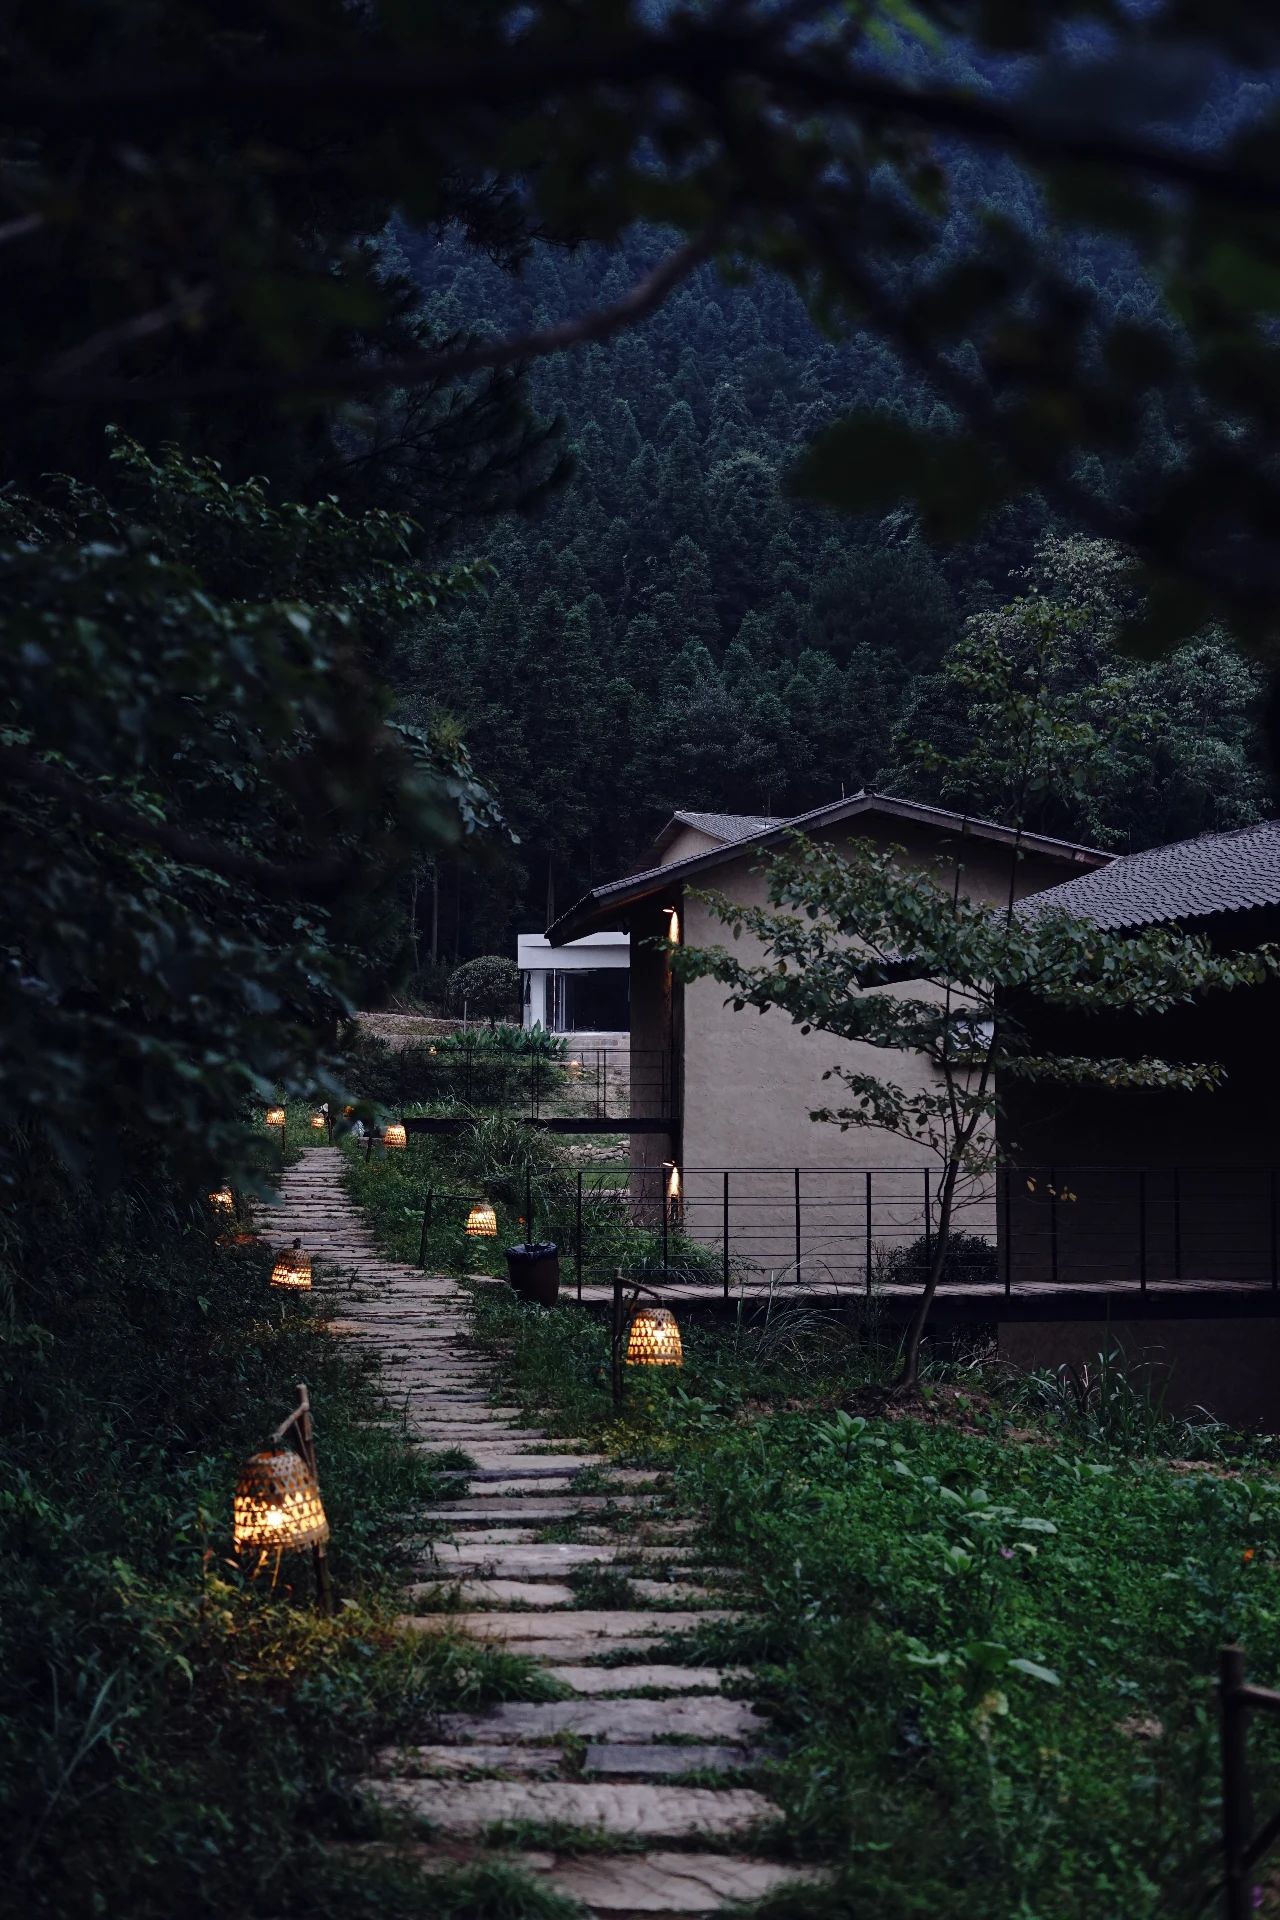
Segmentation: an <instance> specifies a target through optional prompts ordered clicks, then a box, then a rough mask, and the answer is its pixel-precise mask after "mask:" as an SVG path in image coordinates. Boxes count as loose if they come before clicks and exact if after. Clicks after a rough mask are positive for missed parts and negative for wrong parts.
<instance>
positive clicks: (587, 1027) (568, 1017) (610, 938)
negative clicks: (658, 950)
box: [516, 928, 631, 1039]
mask: <svg viewBox="0 0 1280 1920" xmlns="http://www.w3.org/2000/svg"><path fill="white" fill-rule="evenodd" d="M516 964H517V966H518V967H519V969H520V988H521V995H520V1001H521V1006H522V1007H523V1010H524V1013H523V1019H524V1025H525V1026H526V1027H542V1028H544V1029H545V1030H546V1032H548V1033H589V1034H592V1035H593V1036H599V1037H600V1038H601V1039H605V1038H608V1039H612V1038H613V1037H614V1036H615V1035H625V1034H626V1032H627V1029H628V1025H629V1023H630V1011H629V1007H628V977H627V976H628V969H629V967H630V965H631V942H630V939H629V938H628V936H627V935H626V934H625V933H618V932H616V931H614V930H613V929H612V928H610V929H609V930H608V931H607V932H604V933H589V934H587V935H586V937H585V938H584V939H582V940H574V941H572V942H571V943H570V944H569V945H568V946H565V947H560V948H558V949H553V948H552V947H551V944H550V942H549V941H548V940H547V939H545V937H544V936H543V935H542V934H540V933H522V934H520V935H519V937H518V939H517V941H516Z"/></svg>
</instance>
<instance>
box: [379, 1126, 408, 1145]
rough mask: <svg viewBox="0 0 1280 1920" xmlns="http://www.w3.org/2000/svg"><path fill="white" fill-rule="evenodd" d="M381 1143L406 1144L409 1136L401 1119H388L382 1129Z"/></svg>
mask: <svg viewBox="0 0 1280 1920" xmlns="http://www.w3.org/2000/svg"><path fill="white" fill-rule="evenodd" d="M382 1144H383V1146H384V1147H405V1146H408V1144H409V1136H408V1134H407V1133H406V1132H405V1130H404V1122H403V1121H402V1120H389V1121H388V1122H387V1124H386V1126H385V1127H384V1128H383V1129H382Z"/></svg>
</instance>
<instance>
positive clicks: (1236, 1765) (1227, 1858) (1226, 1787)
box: [1218, 1647, 1252, 1920]
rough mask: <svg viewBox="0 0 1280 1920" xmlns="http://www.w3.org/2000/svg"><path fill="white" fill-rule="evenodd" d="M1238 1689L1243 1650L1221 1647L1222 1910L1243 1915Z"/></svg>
mask: <svg viewBox="0 0 1280 1920" xmlns="http://www.w3.org/2000/svg"><path fill="white" fill-rule="evenodd" d="M1243 1692H1244V1653H1243V1651H1242V1650H1241V1648H1239V1647H1223V1649H1222V1652H1221V1654H1220V1655H1219V1657H1218V1714H1219V1722H1220V1727H1221V1737H1222V1853H1223V1892H1224V1896H1225V1898H1224V1901H1223V1914H1224V1915H1225V1920H1248V1916H1249V1914H1250V1912H1251V1901H1252V1888H1251V1886H1250V1884H1249V1883H1250V1879H1251V1875H1250V1873H1249V1870H1248V1866H1247V1864H1246V1862H1247V1855H1248V1850H1249V1826H1250V1819H1249V1762H1248V1753H1247V1728H1248V1721H1247V1714H1248V1711H1249V1709H1248V1707H1247V1705H1246V1703H1245V1701H1244V1700H1243V1699H1242V1698H1241V1695H1242V1694H1243Z"/></svg>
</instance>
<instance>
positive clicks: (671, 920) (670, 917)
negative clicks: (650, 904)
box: [662, 907, 680, 947]
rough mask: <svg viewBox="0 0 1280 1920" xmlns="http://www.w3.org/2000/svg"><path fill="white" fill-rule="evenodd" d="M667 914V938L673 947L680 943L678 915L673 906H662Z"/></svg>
mask: <svg viewBox="0 0 1280 1920" xmlns="http://www.w3.org/2000/svg"><path fill="white" fill-rule="evenodd" d="M662 911H663V912H664V913H665V914H666V916H667V939H668V940H669V941H670V942H671V944H672V946H673V947H678V946H679V945H680V915H679V913H678V911H677V910H676V908H675V907H664V908H663V909H662Z"/></svg>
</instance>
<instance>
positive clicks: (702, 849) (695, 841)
mask: <svg viewBox="0 0 1280 1920" xmlns="http://www.w3.org/2000/svg"><path fill="white" fill-rule="evenodd" d="M723 844H724V842H723V841H722V840H717V839H716V838H715V837H714V835H712V834H709V833H703V832H702V831H701V830H700V829H699V828H698V827H681V829H680V831H679V833H678V834H677V835H676V837H675V839H674V840H673V841H672V842H671V844H670V846H668V847H664V848H663V850H662V852H661V854H660V855H659V858H658V865H659V866H660V867H669V866H670V865H671V863H672V861H673V860H691V859H692V858H693V856H694V854H695V853H710V852H711V851H712V849H713V848H714V847H719V846H723Z"/></svg>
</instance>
